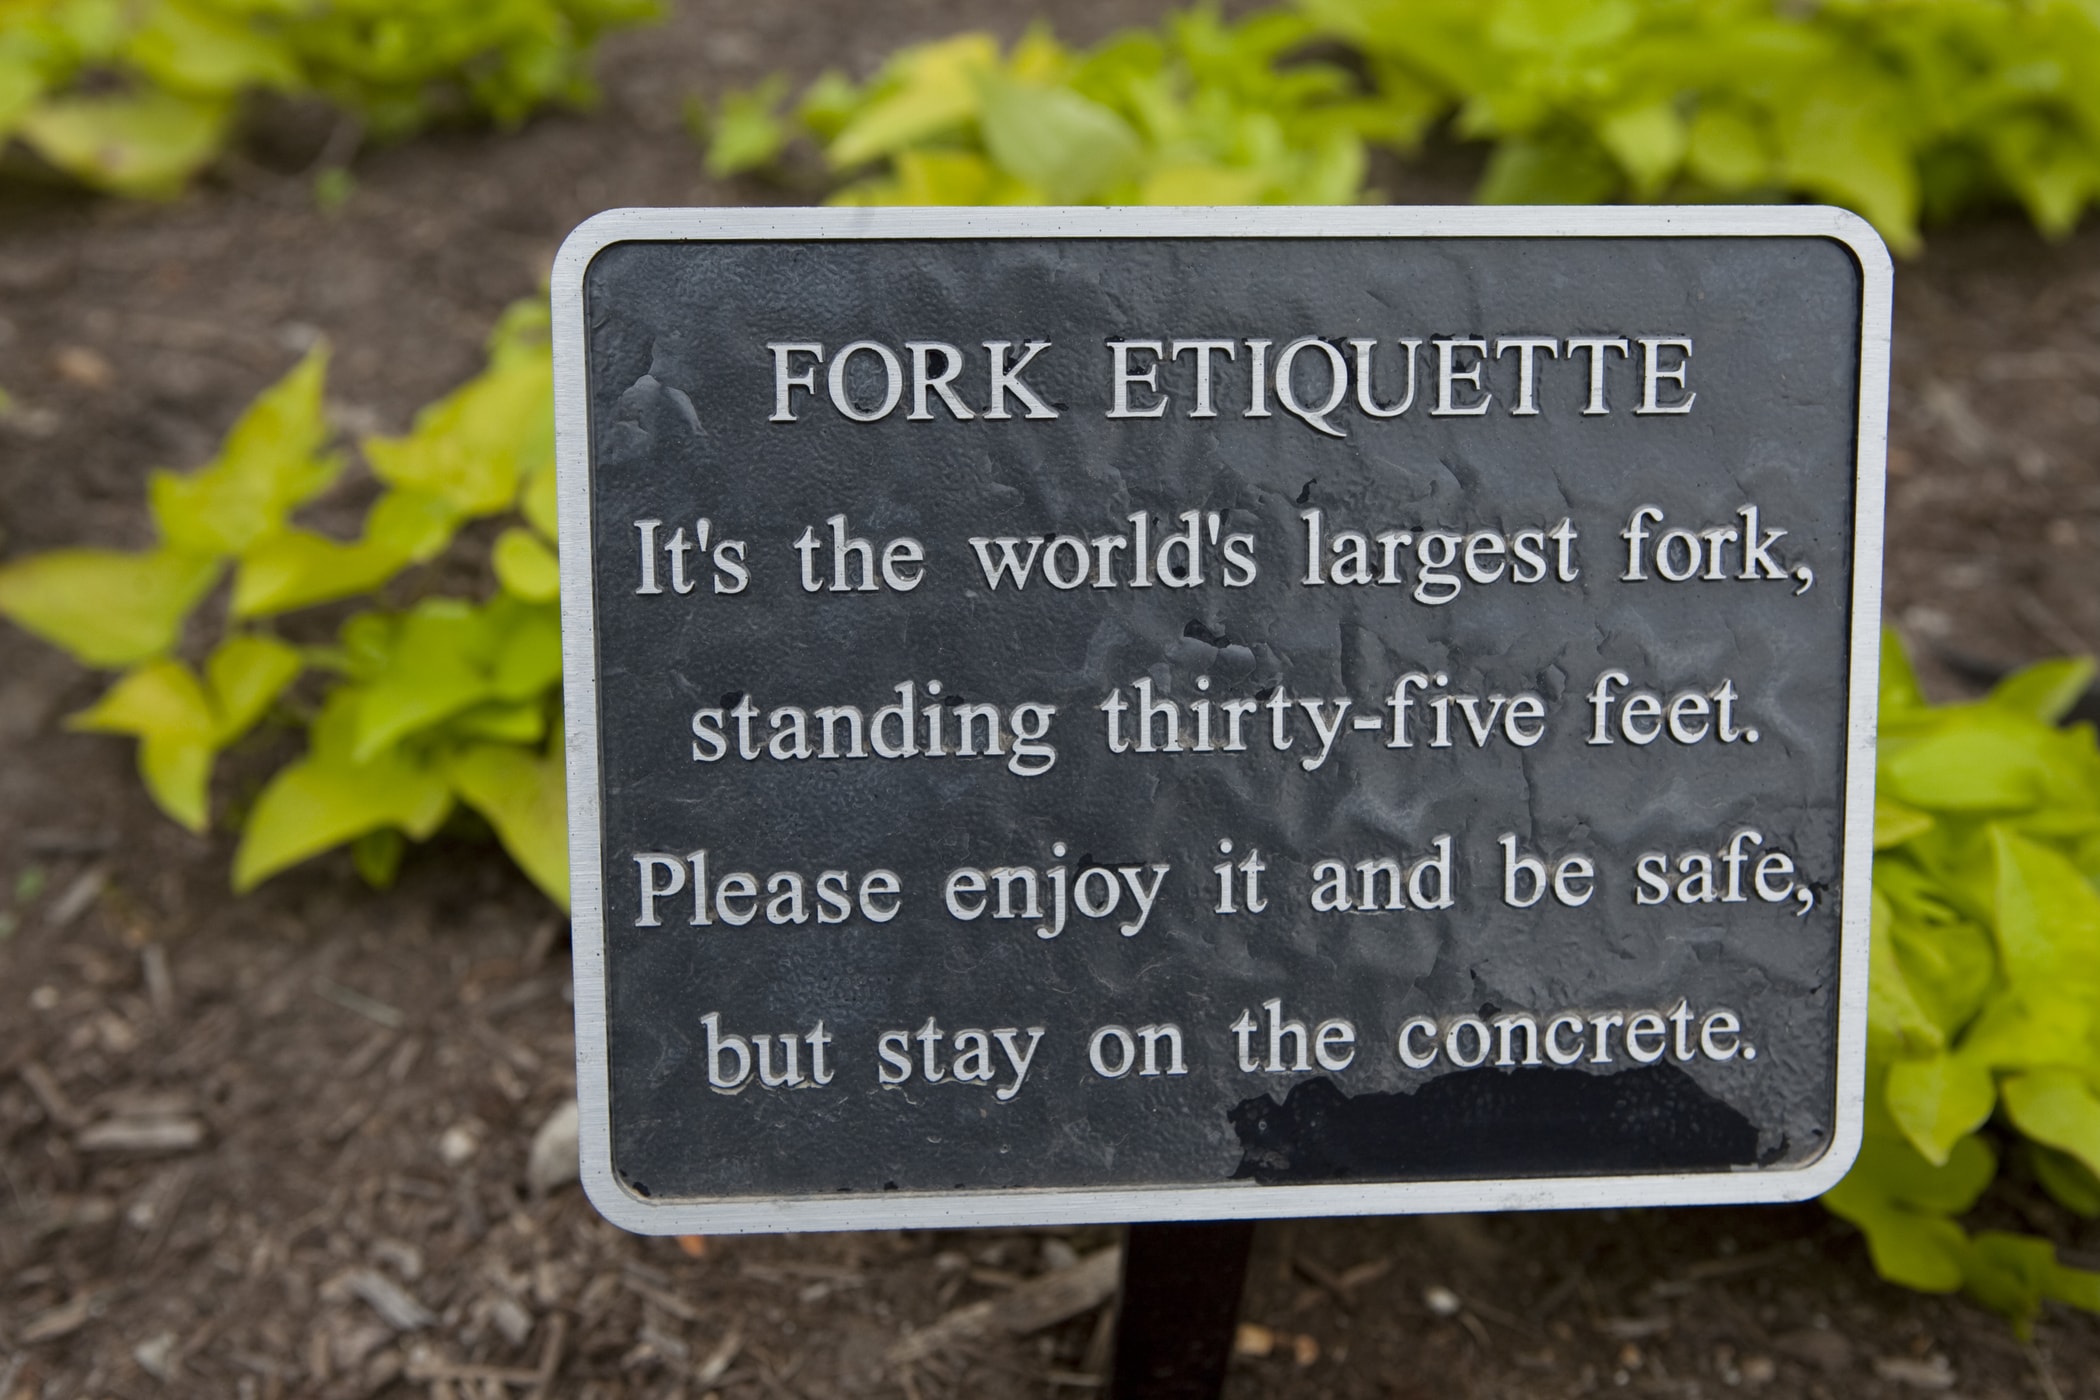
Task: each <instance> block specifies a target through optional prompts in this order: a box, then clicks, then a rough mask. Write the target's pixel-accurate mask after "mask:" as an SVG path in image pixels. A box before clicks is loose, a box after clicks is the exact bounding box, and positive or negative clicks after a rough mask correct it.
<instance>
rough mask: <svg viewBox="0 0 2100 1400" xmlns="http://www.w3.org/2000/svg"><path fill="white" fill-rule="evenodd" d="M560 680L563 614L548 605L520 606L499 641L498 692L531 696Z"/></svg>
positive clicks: (516, 697) (524, 697)
mask: <svg viewBox="0 0 2100 1400" xmlns="http://www.w3.org/2000/svg"><path fill="white" fill-rule="evenodd" d="M560 684H561V615H560V614H559V613H558V612H556V611H555V610H554V609H553V608H552V607H547V606H539V607H533V608H530V609H521V610H520V612H519V614H518V616H517V618H516V619H515V621H513V622H512V624H511V625H510V627H509V629H508V630H507V631H506V632H505V633H504V634H503V638H502V641H501V642H500V643H498V645H497V649H496V660H495V671H494V678H493V688H494V691H495V693H496V694H497V695H499V696H501V697H502V698H503V699H505V700H529V699H532V698H534V697H536V696H538V695H540V694H541V693H542V692H544V691H546V690H548V689H550V688H552V687H554V686H558V685H560Z"/></svg>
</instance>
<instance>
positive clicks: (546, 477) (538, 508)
mask: <svg viewBox="0 0 2100 1400" xmlns="http://www.w3.org/2000/svg"><path fill="white" fill-rule="evenodd" d="M518 510H519V511H520V512H521V513H522V514H523V515H524V516H525V520H526V523H528V524H529V525H531V526H532V528H533V529H535V530H537V531H539V532H540V534H541V536H542V537H543V538H545V539H549V540H553V539H558V538H560V536H561V513H560V497H559V496H558V495H557V483H556V481H555V476H554V471H553V469H552V468H551V467H548V468H542V469H541V470H539V471H536V472H534V473H533V474H532V476H531V477H530V478H528V479H527V480H526V482H525V487H524V489H523V490H521V491H520V492H519V493H518Z"/></svg>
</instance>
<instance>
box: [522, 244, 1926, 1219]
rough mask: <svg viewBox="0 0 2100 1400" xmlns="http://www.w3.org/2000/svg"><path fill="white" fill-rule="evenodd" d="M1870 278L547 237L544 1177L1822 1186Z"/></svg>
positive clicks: (1505, 1202) (1851, 1069) (766, 1200)
mask: <svg viewBox="0 0 2100 1400" xmlns="http://www.w3.org/2000/svg"><path fill="white" fill-rule="evenodd" d="M1890 280H1891V274H1890V264H1889V260H1888V257H1887V254H1886V252H1885V250H1884V249H1883V247H1882V245H1881V243H1880V241H1879V240H1878V239H1877V238H1876V237H1875V235H1874V234H1873V232H1872V231H1871V230H1870V229H1869V228H1868V226H1867V225H1866V224H1864V223H1863V222H1861V221H1860V220H1859V219H1857V218H1855V217H1853V216H1851V215H1849V214H1846V213H1843V212H1841V211H1837V210H1832V209H1823V208H1808V207H1791V208H1742V207H1734V208H1726V207H1723V208H1700V209H1674V208H1612V209H1491V208H1469V209H1430V208H1377V209H1370V208H1347V209H1262V210H1250V209H1217V210H1149V209H1146V210H1140V209H1120V210H1099V209H1086V210H1076V209H1075V210H1035V209H1028V210H1022V209H1012V210H992V209H985V210H882V211H875V210H808V209H798V210H623V211H617V212H613V213H608V214H604V215H601V216H599V217H597V218H594V219H592V220H591V221H589V222H588V223H586V224H584V225H583V226H582V227H581V228H579V229H578V230H577V231H576V233H575V234H574V235H572V236H571V237H570V239H569V241H568V243H567V244H566V245H565V247H564V249H563V251H562V254H561V257H560V259H559V262H558V264H557V268H556V274H555V280H554V290H553V298H554V317H555V320H554V326H555V350H556V355H555V375H556V394H557V400H558V434H559V447H560V472H559V480H560V496H561V567H562V584H563V587H562V606H563V632H564V646H565V661H566V690H565V694H566V724H567V744H568V800H569V804H570V843H571V850H572V861H573V870H574V874H573V889H574V908H573V915H574V942H575V957H576V982H575V992H576V1018H577V1062H578V1063H577V1088H578V1096H579V1099H580V1102H581V1108H582V1125H583V1132H582V1144H583V1148H582V1150H583V1175H584V1181H585V1184H586V1186H587V1188H588V1190H589V1191H590V1194H591V1197H592V1199H593V1201H595V1202H596V1204H597V1205H598V1207H599V1209H601V1210H602V1211H603V1212H604V1213H605V1214H606V1215H607V1216H608V1217H609V1218H611V1219H612V1220H613V1221H615V1222H617V1223H619V1224H621V1225H623V1226H626V1227H628V1228H631V1229H635V1230H642V1231H650V1232H659V1233H669V1232H675V1233H681V1234H687V1233H701V1232H730V1231H739V1230H805V1229H829V1228H870V1227H907V1226H930V1225H990V1224H1009V1225H1011V1224H1030V1223H1052V1222H1076V1221H1106V1220H1140V1219H1150V1220H1162V1219H1201V1218H1224V1217H1239V1218H1253V1217H1273V1216H1294V1215H1328V1214H1345V1213H1374V1212H1426V1211H1439V1210H1459V1209H1466V1210H1472V1209H1506V1208H1518V1207H1564V1206H1604V1205H1636V1204H1640V1205H1645V1204H1661V1203H1698V1202H1724V1201H1770V1200H1786V1199H1798V1198H1802V1197H1806V1196H1810V1195H1813V1194H1815V1193H1817V1192H1819V1191H1821V1190H1823V1189H1824V1188H1826V1187H1828V1186H1829V1185H1831V1184H1832V1183H1834V1182H1835V1181H1836V1180H1837V1179H1838V1177H1839V1176H1841V1175H1842V1174H1843V1172H1844V1170H1845V1168H1846V1167H1847V1166H1848V1165H1849V1163H1850V1161H1851V1158H1852V1156H1853V1154H1854V1152H1855V1150H1856V1147H1857V1144H1858V1139H1859V1135H1860V1129H1861V1112H1862V1109H1861V1103H1862V1089H1863V1084H1862V1078H1863V1072H1864V1070H1863V1062H1864V1046H1865V1021H1866V973H1867V961H1868V951H1867V949H1868V900H1869V878H1870V860H1871V847H1872V836H1873V830H1872V828H1873V793H1872V784H1873V771H1874V760H1873V743H1874V704H1875V689H1876V686H1875V679H1876V665H1877V643H1878V636H1877V628H1878V615H1879V588H1880V548H1881V522H1882V482H1883V455H1884V440H1885V418H1886V403H1887V386H1888V343H1889V324H1890Z"/></svg>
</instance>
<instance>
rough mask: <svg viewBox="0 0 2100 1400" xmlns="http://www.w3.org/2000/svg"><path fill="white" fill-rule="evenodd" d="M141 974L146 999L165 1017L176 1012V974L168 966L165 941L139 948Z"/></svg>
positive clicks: (155, 1010)
mask: <svg viewBox="0 0 2100 1400" xmlns="http://www.w3.org/2000/svg"><path fill="white" fill-rule="evenodd" d="M139 975H140V976H141V978H142V979H143V980H144V981H145V983H146V999H147V1000H148V1001H150V1002H152V1003H153V1011H154V1014H155V1015H157V1016H160V1017H162V1018H163V1019H165V1018H167V1017H169V1016H172V1015H174V1014H175V974H174V971H173V970H172V969H171V968H170V967H169V966H168V949H167V945H166V944H164V943H148V944H147V945H146V946H145V947H143V948H141V949H139Z"/></svg>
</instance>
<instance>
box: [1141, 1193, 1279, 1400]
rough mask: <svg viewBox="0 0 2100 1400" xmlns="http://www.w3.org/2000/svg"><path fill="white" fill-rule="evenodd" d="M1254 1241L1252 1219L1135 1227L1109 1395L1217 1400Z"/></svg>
mask: <svg viewBox="0 0 2100 1400" xmlns="http://www.w3.org/2000/svg"><path fill="white" fill-rule="evenodd" d="M1253 1243H1254V1223H1253V1222H1252V1221H1243V1220H1223V1221H1201V1222H1196V1223H1192V1224H1163V1225H1133V1226H1131V1227H1130V1233H1129V1237H1128V1238H1127V1239H1126V1240H1125V1241H1124V1244H1123V1294H1122V1298H1121V1301H1120V1302H1119V1303H1118V1304H1117V1311H1116V1360H1115V1367H1114V1370H1113V1374H1112V1377H1111V1379H1110V1382H1109V1392H1108V1393H1109V1400H1217V1397H1218V1394H1219V1391H1220V1390H1221V1389H1222V1388H1223V1387H1224V1384H1225V1368H1226V1366H1227V1365H1228V1364H1229V1363H1230V1362H1231V1360H1232V1337H1233V1331H1234V1329H1235V1327H1236V1326H1237V1325H1238V1322H1239V1315H1240V1290H1241V1288H1242V1286H1243V1285H1244V1284H1245V1283H1246V1280H1247V1251H1248V1249H1249V1248H1250V1247H1251V1246H1252V1244H1253Z"/></svg>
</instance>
